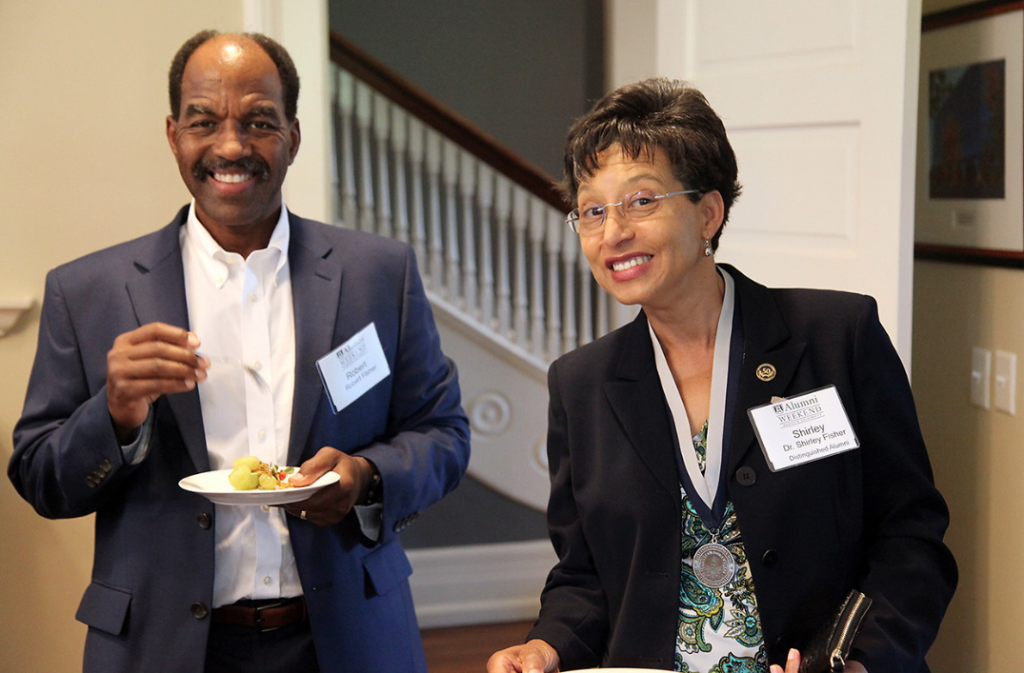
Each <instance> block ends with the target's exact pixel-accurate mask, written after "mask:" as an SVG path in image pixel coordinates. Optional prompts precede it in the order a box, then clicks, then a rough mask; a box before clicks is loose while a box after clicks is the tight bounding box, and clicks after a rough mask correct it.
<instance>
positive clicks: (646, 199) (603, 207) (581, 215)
mask: <svg viewBox="0 0 1024 673" xmlns="http://www.w3.org/2000/svg"><path fill="white" fill-rule="evenodd" d="M699 192H700V190H699V189H685V190H683V191H681V192H669V193H668V194H655V193H654V192H652V191H650V190H649V189H641V190H640V191H639V192H634V193H632V194H629V195H627V196H624V197H622V200H621V201H619V202H618V203H605V204H598V205H593V206H587V207H586V208H583V209H582V210H580V209H579V208H576V209H574V210H573V211H572V212H571V213H569V214H568V215H566V216H565V223H566V224H568V225H569V228H570V229H572V230H573V231H574V232H576V233H577V234H580V235H583V236H589V235H590V234H595V233H597V232H598V231H601V229H603V228H604V222H605V220H607V219H608V209H609V208H618V209H619V214H620V215H622V217H624V218H626V219H627V220H629V221H630V222H641V221H643V220H646V219H647V218H649V217H652V216H654V215H655V214H656V213H657V212H658V210H659V209H660V208H661V201H662V199H667V198H668V197H670V196H679V195H680V194H697V193H699Z"/></svg>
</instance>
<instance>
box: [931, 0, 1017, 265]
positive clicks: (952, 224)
mask: <svg viewBox="0 0 1024 673" xmlns="http://www.w3.org/2000/svg"><path fill="white" fill-rule="evenodd" d="M914 241H915V246H914V251H915V257H917V258H918V259H944V260H951V261H962V262H974V263H979V264H995V265H1002V266H1019V267H1022V268H1024V0H1017V1H1014V2H993V1H992V0H985V1H984V2H977V3H973V4H970V5H966V6H963V7H960V8H957V9H954V10H949V11H944V12H937V13H935V14H929V15H926V16H925V17H924V18H923V20H922V33H921V77H920V97H919V99H918V132H917V180H916V218H915V227H914Z"/></svg>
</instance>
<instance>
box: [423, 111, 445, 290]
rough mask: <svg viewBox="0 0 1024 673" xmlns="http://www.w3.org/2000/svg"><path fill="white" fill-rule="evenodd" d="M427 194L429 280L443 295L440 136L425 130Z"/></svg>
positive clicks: (431, 130) (432, 131)
mask: <svg viewBox="0 0 1024 673" xmlns="http://www.w3.org/2000/svg"><path fill="white" fill-rule="evenodd" d="M426 167H427V192H428V195H427V196H428V198H429V203H430V209H429V210H428V211H427V214H428V221H427V224H428V228H427V232H428V233H427V235H428V237H429V240H428V243H427V246H428V247H427V250H428V251H429V252H428V255H429V257H430V278H431V285H432V286H433V288H434V290H436V291H437V292H440V293H441V294H442V295H444V294H445V285H444V233H443V232H444V224H443V222H442V216H441V212H442V211H441V200H442V191H443V187H442V185H441V135H440V134H439V133H437V132H436V131H434V130H433V129H430V128H428V129H427V161H426Z"/></svg>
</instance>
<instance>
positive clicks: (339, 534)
mask: <svg viewBox="0 0 1024 673" xmlns="http://www.w3.org/2000/svg"><path fill="white" fill-rule="evenodd" d="M169 79H170V98H171V115H170V116H169V117H168V118H167V139H168V142H169V143H170V147H171V150H172V152H173V153H174V156H175V158H176V159H177V162H178V166H179V169H180V172H181V176H182V179H183V180H184V181H185V184H186V185H187V186H188V188H189V191H190V192H191V193H192V196H193V200H192V203H191V204H190V205H188V206H186V207H184V208H183V209H182V210H181V211H180V212H179V213H178V215H177V216H176V217H175V218H174V220H173V221H172V222H171V223H170V224H169V225H167V226H166V227H164V228H163V229H160V230H159V231H157V232H155V233H153V234H150V235H147V236H144V237H142V238H139V239H136V240H134V241H129V242H127V243H123V244H120V245H117V246H114V247H112V248H109V249H106V250H102V251H99V252H96V253H93V254H91V255H88V256H86V257H84V258H82V259H79V260H76V261H74V262H71V263H69V264H65V265H63V266H61V267H59V268H57V269H55V270H53V271H51V272H50V273H49V274H48V276H47V280H46V296H45V300H44V304H43V311H42V316H41V324H40V330H39V346H38V351H37V354H36V360H35V364H34V367H33V370H32V376H31V379H30V382H29V389H28V394H27V397H26V402H25V409H24V412H23V415H22V418H21V420H20V421H19V422H18V424H17V426H16V427H15V431H14V445H15V451H14V454H13V456H12V458H11V461H10V464H9V467H8V474H9V476H10V478H11V481H12V482H13V483H14V485H15V487H16V488H17V489H18V492H19V493H20V494H21V495H22V497H24V498H25V499H26V500H27V501H28V502H29V503H31V504H32V506H33V507H34V508H35V509H36V510H37V511H38V512H39V513H40V514H41V515H43V516H45V517H49V518H63V517H77V516H84V515H87V514H95V515H96V537H95V559H94V565H93V573H92V582H91V584H90V586H89V587H88V589H87V590H86V592H85V595H84V597H83V599H82V601H81V604H80V607H79V609H78V613H77V618H78V619H79V620H80V621H82V622H84V623H85V624H87V625H88V626H89V632H88V636H87V640H86V647H85V660H84V670H85V671H87V672H93V671H96V672H99V671H102V672H103V673H112V672H119V671H147V672H154V671H181V672H188V673H200V672H203V671H206V673H216V672H220V671H274V672H277V671H280V672H284V671H288V672H305V671H323V672H329V671H330V672H339V673H340V672H342V671H345V672H353V671H367V672H369V671H373V672H387V671H396V672H399V671H401V672H402V673H405V672H407V671H425V670H426V667H425V664H424V659H423V649H422V645H421V644H420V640H419V632H418V628H417V624H416V618H415V613H414V611H413V605H412V599H411V594H410V591H409V584H408V577H409V575H410V573H411V568H410V566H409V562H408V560H407V559H406V556H405V553H404V552H403V550H402V548H401V546H400V544H399V543H398V540H397V533H398V532H399V531H400V530H401V529H402V528H404V527H405V526H406V525H408V524H409V522H411V521H412V520H413V519H414V518H415V517H416V516H417V514H418V513H419V512H420V511H422V510H423V509H424V508H426V507H428V506H429V505H431V504H432V503H434V502H436V501H437V500H439V499H440V498H442V497H443V496H444V495H445V494H446V493H448V492H449V491H450V490H451V489H452V488H454V487H455V486H456V484H457V483H458V482H459V480H460V479H461V477H462V475H463V473H464V472H465V469H466V464H467V462H468V458H469V430H468V424H467V421H466V417H465V414H464V413H463V411H462V408H461V406H460V396H459V388H458V380H457V375H456V371H455V366H454V364H453V363H452V362H451V361H450V360H448V359H447V358H446V357H445V356H444V355H443V354H442V352H441V350H440V344H439V339H438V334H437V330H436V327H435V325H434V321H433V317H432V314H431V310H430V306H429V303H428V302H427V299H426V297H425V295H424V292H423V288H422V285H421V282H420V279H419V275H418V271H417V267H416V262H415V258H414V256H413V254H412V252H411V250H410V248H409V247H408V246H406V245H405V244H402V243H399V242H396V241H392V240H389V239H383V238H379V237H376V236H372V235H369V234H364V233H361V232H357V231H352V230H348V229H342V228H337V227H330V226H327V225H324V224H321V223H317V222H312V221H309V220H306V219H303V218H301V217H298V216H296V215H294V214H292V213H290V212H288V210H287V208H285V206H284V204H283V202H282V198H281V184H282V182H283V181H284V177H285V174H286V172H287V170H288V166H289V165H290V164H291V162H292V160H293V159H294V158H295V155H296V152H297V151H298V148H299V142H300V131H299V122H298V120H297V119H296V116H295V115H296V105H297V99H298V76H297V74H296V72H295V67H294V65H293V64H292V62H291V59H290V58H289V57H288V54H287V53H286V52H285V50H284V49H283V48H282V47H281V46H280V45H278V44H277V43H275V42H273V41H272V40H270V39H268V38H266V37H264V36H262V35H255V34H249V35H218V34H216V33H213V32H203V33H200V34H198V35H196V36H195V37H193V38H192V39H190V40H189V41H188V42H186V43H185V44H184V45H183V46H182V48H181V49H180V50H179V52H178V54H177V56H176V57H175V59H174V62H173V63H172V66H171V71H170V77H169ZM206 355H209V356H210V357H206ZM338 355H344V356H345V358H346V362H349V363H353V362H354V364H352V367H354V368H355V367H359V366H361V365H363V364H365V365H366V367H365V368H364V370H366V369H374V370H375V371H376V372H377V373H378V377H380V376H383V378H382V380H380V381H379V382H375V383H374V382H372V381H370V382H367V383H365V384H353V385H348V383H349V381H346V380H342V381H340V382H339V381H336V380H334V379H332V378H331V376H329V375H327V374H325V376H324V377H323V380H322V379H321V376H320V371H319V370H318V365H317V361H318V360H320V359H321V358H323V357H324V356H328V361H331V359H332V358H334V359H337V358H336V356H338ZM353 358H355V360H353ZM360 359H362V361H360ZM328 370H329V367H324V371H325V372H327V371H328ZM351 371H357V370H356V369H350V370H349V372H350V373H351ZM355 378H356V379H358V376H356V377H355ZM245 455H255V456H258V457H260V458H261V459H262V460H264V461H265V462H268V463H276V464H278V465H285V464H287V465H300V466H301V472H302V476H301V477H300V478H298V480H297V482H296V485H298V486H303V485H309V484H311V483H312V482H313V481H314V480H316V479H317V478H318V477H320V476H322V475H324V474H326V473H327V472H329V471H333V472H335V473H337V475H338V480H337V483H334V484H331V485H329V486H327V487H325V488H322V489H320V490H318V491H316V492H315V493H314V494H313V495H312V496H311V497H309V498H307V499H306V500H303V501H301V502H296V503H292V504H288V505H285V506H283V507H275V506H269V507H267V506H264V507H258V506H230V505H220V504H217V505H215V504H213V503H211V502H210V501H209V500H207V499H206V498H205V497H203V496H202V495H200V494H197V493H194V492H190V491H186V490H184V489H182V488H179V486H178V482H179V481H180V480H181V479H183V478H185V477H189V476H191V475H195V474H197V473H201V472H206V471H209V470H216V469H223V468H227V467H231V466H232V464H233V461H234V460H235V459H236V458H238V457H241V456H245Z"/></svg>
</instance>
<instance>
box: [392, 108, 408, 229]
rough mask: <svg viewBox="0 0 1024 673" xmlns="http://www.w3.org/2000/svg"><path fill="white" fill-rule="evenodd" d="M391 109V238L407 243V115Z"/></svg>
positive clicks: (400, 109)
mask: <svg viewBox="0 0 1024 673" xmlns="http://www.w3.org/2000/svg"><path fill="white" fill-rule="evenodd" d="M389 107H390V108H391V144H392V148H393V155H392V156H393V157H394V169H393V170H394V189H392V190H391V193H392V194H393V195H394V203H395V206H394V210H393V211H392V217H391V221H392V224H393V231H392V236H394V237H395V238H397V239H398V240H400V241H405V242H406V243H408V242H409V201H408V199H409V184H408V183H407V182H406V179H405V176H406V166H408V164H409V115H408V113H406V111H405V110H403V109H402V108H400V107H398V106H397V105H390V106H389Z"/></svg>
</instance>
